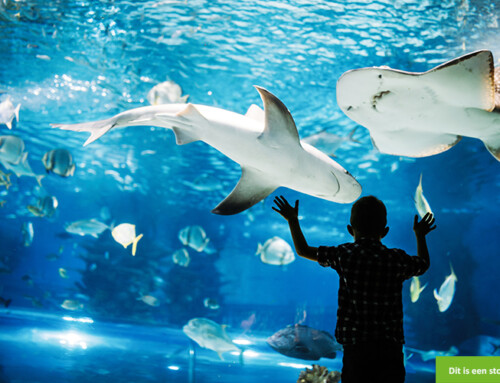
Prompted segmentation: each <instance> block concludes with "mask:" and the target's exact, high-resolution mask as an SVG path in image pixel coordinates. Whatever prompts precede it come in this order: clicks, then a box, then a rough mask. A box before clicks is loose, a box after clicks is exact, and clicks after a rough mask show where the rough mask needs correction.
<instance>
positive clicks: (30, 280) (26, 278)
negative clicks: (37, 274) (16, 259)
mask: <svg viewBox="0 0 500 383" xmlns="http://www.w3.org/2000/svg"><path fill="white" fill-rule="evenodd" d="M21 280H22V281H23V282H26V284H27V285H28V286H33V285H34V282H33V278H31V276H29V275H28V274H24V275H23V276H22V277H21Z"/></svg>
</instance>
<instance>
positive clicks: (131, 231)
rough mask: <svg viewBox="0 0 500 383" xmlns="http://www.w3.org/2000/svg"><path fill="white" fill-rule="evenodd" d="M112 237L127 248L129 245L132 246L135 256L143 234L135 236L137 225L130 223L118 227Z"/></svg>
mask: <svg viewBox="0 0 500 383" xmlns="http://www.w3.org/2000/svg"><path fill="white" fill-rule="evenodd" d="M111 235H112V236H113V238H114V240H115V241H116V242H118V243H119V244H120V245H122V246H123V247H124V248H127V246H128V245H130V244H132V255H135V252H136V251H137V242H139V240H140V239H141V238H142V236H143V235H142V234H139V235H137V236H136V235H135V225H132V224H130V223H122V224H120V225H118V226H116V227H115V228H114V229H113V230H112V231H111Z"/></svg>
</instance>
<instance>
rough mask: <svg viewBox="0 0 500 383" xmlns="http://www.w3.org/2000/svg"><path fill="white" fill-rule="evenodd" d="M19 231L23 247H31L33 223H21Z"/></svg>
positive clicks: (33, 232)
mask: <svg viewBox="0 0 500 383" xmlns="http://www.w3.org/2000/svg"><path fill="white" fill-rule="evenodd" d="M21 231H22V234H23V245H24V246H25V247H29V246H31V244H32V243H33V237H34V236H35V231H34V230H33V223H32V222H23V225H22V227H21Z"/></svg>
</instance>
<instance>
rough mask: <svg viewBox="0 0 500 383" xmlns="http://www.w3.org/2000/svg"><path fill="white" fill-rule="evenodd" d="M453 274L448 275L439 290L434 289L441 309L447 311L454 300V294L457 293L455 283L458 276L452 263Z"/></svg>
mask: <svg viewBox="0 0 500 383" xmlns="http://www.w3.org/2000/svg"><path fill="white" fill-rule="evenodd" d="M450 269H451V274H450V275H448V276H447V277H446V279H445V280H444V282H443V284H442V285H441V287H440V288H439V292H438V291H437V290H436V289H434V298H436V301H437V304H438V307H439V311H441V312H445V311H446V310H448V307H450V305H451V302H452V301H453V296H454V295H455V283H456V282H457V276H456V275H455V272H454V271H453V267H452V266H451V264H450Z"/></svg>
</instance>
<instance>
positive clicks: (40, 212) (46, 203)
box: [27, 196, 59, 218]
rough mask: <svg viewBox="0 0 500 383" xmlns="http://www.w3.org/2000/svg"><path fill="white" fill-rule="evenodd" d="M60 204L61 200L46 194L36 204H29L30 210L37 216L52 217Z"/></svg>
mask: <svg viewBox="0 0 500 383" xmlns="http://www.w3.org/2000/svg"><path fill="white" fill-rule="evenodd" d="M58 206H59V201H57V198H56V197H54V196H45V197H41V198H39V199H38V201H37V203H36V205H28V206H27V209H28V211H29V212H30V213H31V214H33V215H35V216H37V217H47V218H50V217H52V216H53V215H54V214H55V212H56V209H57V207H58Z"/></svg>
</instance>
